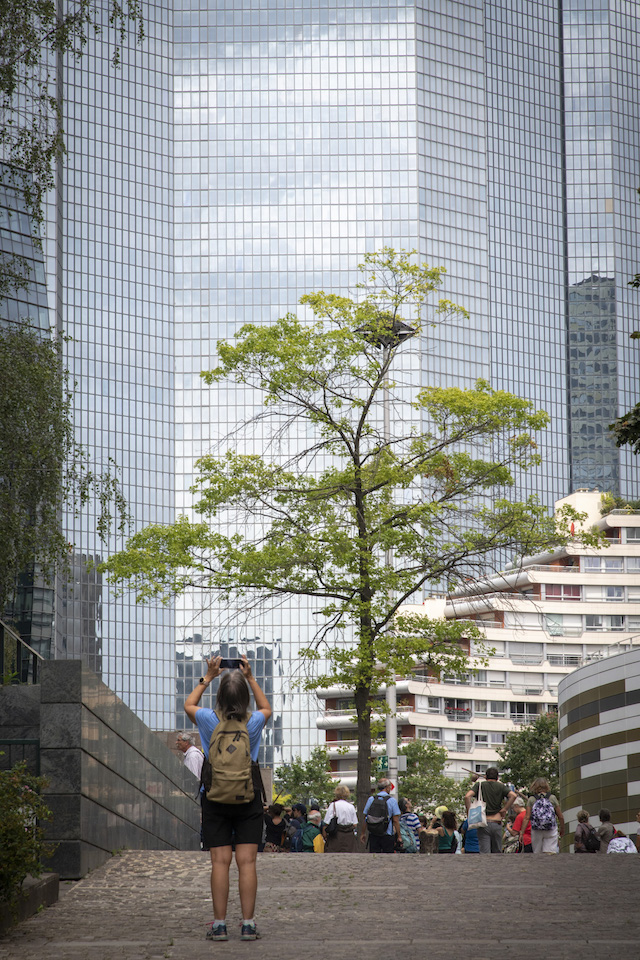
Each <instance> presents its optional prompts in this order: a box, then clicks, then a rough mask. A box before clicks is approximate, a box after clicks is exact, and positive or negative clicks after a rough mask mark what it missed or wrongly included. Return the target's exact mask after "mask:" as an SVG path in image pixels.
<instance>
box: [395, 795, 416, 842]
mask: <svg viewBox="0 0 640 960" xmlns="http://www.w3.org/2000/svg"><path fill="white" fill-rule="evenodd" d="M398 806H399V807H400V833H401V834H402V852H403V853H417V852H418V850H419V849H420V820H419V819H418V816H417V814H415V813H414V812H413V804H412V803H411V800H409V798H408V797H402V799H401V800H398Z"/></svg>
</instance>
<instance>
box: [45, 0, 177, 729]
mask: <svg viewBox="0 0 640 960" xmlns="http://www.w3.org/2000/svg"><path fill="white" fill-rule="evenodd" d="M106 9H107V8H106V7H105V8H104V17H105V23H104V24H103V32H102V33H101V34H100V35H98V36H97V37H93V36H91V37H90V40H89V42H88V43H87V46H86V48H85V50H84V53H83V56H82V58H81V59H80V60H77V61H76V60H74V59H73V58H72V57H69V58H66V60H65V67H64V71H63V74H62V77H61V80H62V88H63V90H64V129H65V137H66V146H67V156H66V157H65V158H64V160H63V162H62V163H61V164H60V165H59V168H58V171H57V179H56V189H55V191H53V192H52V195H51V197H50V198H49V203H48V205H47V210H46V215H47V216H46V221H47V222H46V238H45V254H46V265H47V285H48V293H49V302H50V306H51V311H52V315H53V316H54V317H55V325H56V326H57V328H58V329H59V330H62V331H63V332H64V333H65V334H66V335H67V336H69V337H70V338H71V339H70V341H69V342H68V343H67V345H66V363H67V366H68V368H69V371H70V378H71V381H72V382H73V381H75V383H76V387H75V398H74V421H75V426H76V431H77V437H78V440H79V442H80V443H81V444H82V445H83V447H84V449H85V451H86V453H87V455H88V458H89V462H90V464H91V466H92V468H93V469H94V470H96V471H97V472H100V471H102V470H105V469H108V468H109V466H110V460H111V459H112V460H113V461H115V463H116V464H117V465H118V467H119V468H120V471H121V482H122V489H123V492H124V494H125V496H126V499H127V502H128V507H129V511H130V513H131V516H132V521H133V527H134V529H140V528H141V527H142V526H144V525H145V524H149V523H153V522H160V523H169V522H171V520H172V519H173V517H174V480H173V477H174V473H173V471H174V461H173V435H174V394H173V364H174V350H175V342H174V337H173V246H172V244H173V191H172V173H173V124H172V112H171V110H172V100H173V90H172V84H173V77H172V58H171V50H172V36H171V26H172V8H171V5H170V4H169V3H168V2H165V0H159V2H153V3H150V4H147V5H145V12H144V16H145V32H146V39H145V41H144V42H143V43H142V44H141V45H140V46H138V45H136V42H135V37H132V36H130V37H129V38H128V39H127V41H126V43H125V45H124V48H123V51H122V58H121V65H120V67H118V68H115V67H114V66H113V64H112V62H111V58H112V55H113V42H114V34H113V32H112V31H111V29H110V28H109V26H108V24H107V23H106V17H107V12H106ZM97 515H98V507H97V504H95V503H89V504H88V505H87V507H86V509H84V510H82V511H81V513H80V515H79V516H75V515H73V514H71V513H69V515H67V516H66V517H65V518H64V522H65V526H66V529H67V531H68V535H69V540H70V542H72V543H73V544H74V552H73V554H72V556H71V568H72V577H71V580H70V582H65V583H60V584H59V588H58V591H57V596H56V651H55V655H56V656H58V657H82V658H83V659H85V660H86V662H87V663H88V665H89V666H90V667H92V668H93V669H94V670H96V671H97V672H98V674H99V675H100V676H101V677H102V679H103V680H104V682H105V683H107V684H108V685H109V686H110V687H111V688H112V689H113V690H114V691H115V692H116V693H117V694H118V695H119V696H120V697H122V698H123V699H124V701H125V702H126V703H127V704H128V705H129V706H130V707H131V708H132V709H133V710H135V711H136V713H137V714H138V715H139V716H140V717H141V718H142V719H143V720H144V721H145V722H146V723H147V724H148V725H149V726H150V727H152V728H154V729H170V728H171V726H172V724H173V716H174V709H173V708H174V696H175V677H174V674H175V634H174V625H175V624H174V617H173V612H172V611H171V610H170V609H164V608H162V607H144V606H136V604H135V601H134V597H133V595H131V594H125V595H124V596H122V597H120V598H115V597H114V596H113V595H112V593H111V591H110V590H109V589H108V588H107V587H105V585H104V584H103V583H102V582H101V578H100V576H99V575H97V573H96V570H95V565H96V564H97V563H99V562H100V560H101V559H104V558H105V557H106V556H107V555H109V554H110V553H112V552H113V551H115V550H116V549H117V547H118V546H119V545H121V544H122V540H121V539H119V538H117V537H116V536H115V535H114V536H112V538H111V539H110V541H109V543H108V544H107V545H106V546H105V545H104V544H103V543H102V542H101V541H100V539H99V538H98V535H97V533H96V519H97Z"/></svg>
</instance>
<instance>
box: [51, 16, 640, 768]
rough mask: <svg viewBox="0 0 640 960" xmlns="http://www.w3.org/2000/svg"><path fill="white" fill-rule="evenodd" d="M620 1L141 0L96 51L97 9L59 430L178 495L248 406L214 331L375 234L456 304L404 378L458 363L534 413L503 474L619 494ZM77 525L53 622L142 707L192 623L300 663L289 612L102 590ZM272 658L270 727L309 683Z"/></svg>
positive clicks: (632, 242) (630, 109)
mask: <svg viewBox="0 0 640 960" xmlns="http://www.w3.org/2000/svg"><path fill="white" fill-rule="evenodd" d="M639 17H640V15H639V14H638V11H637V7H636V5H635V4H634V3H632V2H630V0H563V3H562V4H558V3H557V2H556V0H553V2H551V0H539V2H537V3H535V4H534V3H523V2H521V0H500V2H498V0H447V2H444V0H386V2H382V0H175V2H171V0H159V2H154V0H151V2H149V3H147V4H145V18H146V32H147V39H146V40H145V41H144V43H143V44H142V45H141V46H140V47H136V45H135V43H134V42H130V43H128V44H127V46H126V49H125V50H124V51H123V57H122V67H121V68H120V70H119V71H114V70H113V68H112V66H111V65H110V53H111V50H110V48H109V41H108V37H109V34H108V31H106V32H105V33H104V34H103V35H102V36H101V37H98V38H97V39H95V40H92V41H91V43H90V44H89V45H88V47H87V50H86V53H85V55H84V57H83V59H82V60H81V61H79V62H78V63H71V62H70V63H68V64H67V67H66V70H65V75H64V87H65V91H66V98H67V104H66V107H65V111H66V130H67V146H68V150H69V154H68V157H67V159H66V161H65V164H64V165H63V166H62V167H61V171H60V176H59V180H58V187H57V191H56V193H55V195H54V196H53V197H52V198H51V204H50V207H49V216H48V233H47V238H46V246H45V249H46V253H47V264H48V270H47V280H48V286H49V297H50V303H51V306H52V309H53V310H54V311H55V314H56V316H57V318H58V322H59V325H60V326H64V327H65V329H66V330H67V332H68V333H70V334H71V335H72V336H73V338H74V339H73V341H72V343H71V344H70V345H69V351H68V353H69V363H70V365H71V369H72V373H73V375H74V377H75V378H76V380H77V382H78V388H77V411H76V420H77V423H78V430H79V435H80V438H81V439H82V440H83V442H84V443H85V445H86V446H87V449H88V452H89V453H91V455H92V456H93V457H94V459H95V460H96V461H98V462H99V463H101V464H106V462H107V457H108V456H113V457H114V459H115V460H116V461H117V462H118V463H119V464H120V465H121V467H122V469H123V479H124V487H125V492H126V494H127V497H128V499H129V503H130V505H131V510H132V513H133V518H134V526H135V528H136V529H139V528H140V527H141V526H142V525H143V524H145V523H148V522H150V521H153V520H159V521H161V522H165V521H170V520H171V519H172V518H173V516H174V515H175V513H176V512H184V511H188V510H189V509H190V506H191V503H192V498H191V494H190V493H189V487H190V485H191V483H192V480H193V476H194V460H195V459H196V458H197V456H199V455H200V454H201V453H203V452H205V451H209V450H210V449H211V448H212V447H214V446H215V445H216V444H218V443H219V442H220V441H221V440H222V438H223V437H224V436H225V435H226V434H227V433H228V432H229V430H231V429H232V428H233V427H234V426H235V425H236V424H239V423H241V422H243V421H245V420H247V419H248V418H249V417H250V416H251V414H252V413H253V411H254V409H255V407H254V403H255V400H254V398H251V397H248V396H247V395H246V394H244V393H243V392H242V391H241V390H239V389H235V388H234V389H229V388H224V389H223V388H216V389H210V388H207V387H204V386H203V384H202V381H201V380H200V379H199V376H198V375H199V372H200V371H201V370H202V369H206V368H209V367H211V366H213V364H214V363H215V359H216V341H217V340H219V339H224V338H228V337H232V336H233V335H234V333H235V332H236V331H237V330H238V328H239V327H240V325H241V324H242V323H244V322H247V321H253V322H259V323H268V322H270V321H272V320H274V319H275V318H276V317H278V316H281V315H283V314H284V313H285V312H286V311H288V310H292V309H296V304H297V301H298V298H299V297H300V295H301V294H303V293H306V292H308V291H310V290H318V289H324V290H325V291H332V292H338V293H345V292H349V291H352V290H353V286H354V283H355V281H356V279H357V271H356V266H357V264H358V262H360V261H361V260H362V257H363V255H364V254H365V253H366V252H367V251H371V250H375V249H378V248H380V247H382V246H385V245H386V246H392V247H396V248H416V249H417V251H418V253H419V256H420V257H421V258H422V259H424V260H427V261H429V262H430V263H432V264H443V265H445V266H446V268H447V271H448V273H447V276H446V282H445V285H444V287H443V293H444V294H445V295H446V296H448V297H450V298H451V299H452V300H454V301H456V302H458V303H462V304H464V305H465V306H466V307H467V308H468V309H469V310H470V312H471V316H470V319H469V321H468V322H466V323H464V324H461V323H456V324H452V325H444V326H442V327H440V328H438V329H437V330H435V331H432V330H431V329H429V330H428V331H427V334H426V335H425V336H424V337H423V338H422V339H420V340H419V339H418V338H414V339H413V340H411V341H410V342H409V343H408V344H407V345H406V346H405V347H404V348H403V358H404V359H403V364H404V370H403V374H404V379H405V381H406V382H408V383H410V384H412V385H415V386H418V385H419V384H421V383H439V384H443V385H449V384H461V385H465V386H469V385H471V384H472V383H474V382H475V380H476V379H477V377H485V378H487V379H489V380H490V381H491V382H492V384H493V385H494V386H496V387H500V388H504V389H508V390H512V391H514V392H516V393H518V394H521V395H524V396H527V397H529V398H531V399H532V400H533V401H534V403H535V404H536V406H538V407H542V408H544V409H546V410H547V411H548V413H549V414H550V417H551V423H550V426H549V429H548V430H547V431H546V432H545V435H544V436H543V437H542V438H541V442H540V452H541V454H542V456H543V464H542V465H541V466H540V468H538V469H537V470H535V471H532V472H531V473H530V474H528V475H527V476H525V477H520V478H518V482H519V490H518V493H519V494H523V493H525V494H526V493H529V492H535V493H538V494H539V496H540V498H541V499H542V500H543V502H545V503H546V504H548V506H549V507H550V508H551V507H552V505H553V502H554V501H555V500H556V499H558V498H560V497H562V496H565V495H566V494H567V493H569V492H570V491H571V490H573V489H576V488H578V487H585V486H586V487H593V486H596V485H599V486H603V487H605V486H606V487H611V489H612V490H614V491H616V492H620V493H621V494H622V495H624V496H627V497H630V496H636V497H637V496H639V495H640V489H639V484H638V476H637V461H635V460H634V459H633V457H631V456H630V455H629V454H628V453H627V452H625V451H622V452H620V451H617V450H616V449H615V447H614V446H613V442H612V440H611V439H610V437H609V435H608V433H607V424H608V423H609V422H611V421H612V420H613V419H614V417H615V416H616V415H617V414H618V413H620V412H622V411H624V410H626V409H629V408H630V406H631V405H632V404H633V403H634V402H635V400H636V399H637V380H638V377H637V371H638V354H637V349H638V348H637V345H636V344H635V342H634V341H629V339H628V334H629V333H630V332H631V331H632V330H634V329H638V328H640V318H639V316H638V312H639V310H638V293H637V292H636V291H633V290H631V289H629V288H628V287H627V280H628V279H629V278H630V277H631V276H632V275H633V274H634V273H635V272H637V270H638V269H639V264H640V251H639V250H638V244H637V239H636V238H637V237H638V236H639V235H640V222H639V214H640V206H638V204H637V201H636V198H635V188H636V187H637V186H638V185H639V184H640V177H639V171H638V169H637V157H638V156H639V155H640V132H639V129H638V127H639V123H638V119H637V115H636V106H637V101H638V96H637V93H638V86H639V84H638V70H639V67H638V63H637V56H636V52H637V49H638V34H639ZM174 442H175V463H174V461H173V459H172V456H173V453H174V446H173V444H174ZM261 442H262V438H261V436H260V434H259V432H258V431H257V430H256V431H255V432H254V433H253V434H252V436H251V438H250V439H249V440H247V439H246V438H245V440H244V443H245V444H246V446H245V448H244V449H246V448H252V447H253V446H255V449H260V446H261ZM174 467H175V471H174ZM634 468H635V471H634ZM94 526H95V512H93V513H92V512H87V513H86V514H85V515H83V516H82V517H81V518H80V519H79V520H77V521H75V520H73V521H70V533H72V534H73V536H74V542H75V543H76V545H77V550H78V557H77V558H76V559H77V560H78V563H77V570H78V577H77V579H78V581H79V582H78V583H77V584H75V585H72V588H73V590H74V593H73V597H72V598H70V596H69V594H68V595H67V597H66V598H65V597H64V596H62V592H61V593H60V596H59V603H58V614H59V617H58V622H59V624H60V629H59V636H58V650H59V653H60V654H64V653H66V655H78V654H80V653H81V652H82V647H83V640H82V638H83V636H85V637H87V636H90V637H91V638H92V639H91V644H89V645H88V646H87V649H88V648H89V647H91V649H93V650H94V651H95V655H94V657H95V660H94V662H95V664H96V665H97V664H98V654H99V657H100V668H101V671H102V675H103V677H104V679H105V680H106V682H107V683H109V684H110V685H111V686H112V687H113V688H114V689H115V690H116V692H117V693H119V694H120V695H121V696H123V697H124V699H125V701H126V702H127V703H128V704H130V705H131V706H132V708H133V709H134V710H136V711H137V712H138V713H140V715H141V716H142V717H143V719H145V720H146V721H147V722H149V723H150V724H151V725H152V726H155V727H163V726H165V725H169V726H170V725H172V724H173V722H174V711H175V707H176V705H177V707H178V709H179V708H180V703H181V698H180V696H178V695H177V693H176V682H177V678H176V676H175V664H176V659H175V656H176V644H184V643H185V642H187V641H188V638H190V637H193V636H195V634H199V635H200V636H201V637H202V638H203V640H202V643H203V650H204V651H205V652H208V651H209V650H212V649H214V650H215V649H217V648H219V647H220V645H221V644H222V643H224V642H228V641H229V639H230V638H232V637H233V638H238V637H241V636H246V637H255V636H260V638H261V640H262V643H263V644H266V645H271V646H272V647H273V649H275V645H276V644H281V647H280V649H281V651H282V657H281V660H282V662H281V664H280V666H282V669H283V675H284V676H285V677H288V676H289V675H290V674H291V672H295V671H296V670H298V669H299V667H298V664H297V656H296V653H297V650H298V647H299V645H300V644H301V643H304V642H306V640H308V638H309V636H310V634H311V632H312V629H313V627H312V623H313V617H312V615H311V614H312V611H311V610H309V609H307V608H306V607H304V606H299V605H292V606H289V607H284V608H279V609H276V610H272V611H265V612H264V613H262V614H260V615H259V616H255V617H254V616H252V615H251V614H250V613H247V612H246V611H243V610H242V609H241V608H237V609H236V608H234V609H229V608H225V609H224V610H221V609H219V608H217V607H216V606H215V605H214V606H212V605H211V604H210V601H209V600H208V598H200V597H195V596H194V597H187V598H184V599H183V600H181V601H180V602H179V603H178V604H177V605H176V609H175V611H174V612H172V611H170V610H163V609H157V608H154V607H144V608H140V607H136V606H135V605H134V603H133V600H132V598H131V597H130V596H129V595H126V596H125V597H123V598H121V599H119V600H114V599H113V598H112V597H111V595H110V594H109V591H108V590H106V589H105V587H104V585H100V584H99V583H97V582H90V580H89V579H87V578H88V577H89V576H90V574H86V575H85V573H84V570H85V566H84V565H83V559H82V558H83V557H96V556H97V557H101V556H104V555H105V553H106V552H107V551H106V550H105V549H103V548H102V546H101V545H100V543H99V542H98V541H97V540H96V538H95V535H94V532H93V531H94ZM114 546H116V543H115V542H114V543H112V544H110V545H109V549H113V548H114ZM83 590H84V591H85V592H86V595H87V602H85V600H84V593H83ZM100 591H101V593H100ZM78 598H79V599H78ZM65 602H66V603H67V606H66V607H65V606H64V603H65ZM70 604H71V605H70ZM74 604H75V605H74ZM89 659H90V662H91V658H89ZM275 677H276V674H275V673H274V697H275V698H276V700H277V703H276V712H281V713H282V717H283V720H282V724H283V727H282V735H283V740H284V743H285V744H286V747H285V748H284V749H285V751H289V752H293V753H297V752H300V751H301V750H305V749H306V748H307V747H308V746H310V745H311V744H313V743H314V742H315V740H316V736H317V735H316V732H315V731H313V732H311V728H312V726H313V724H312V714H314V713H315V711H314V710H313V707H312V704H310V703H308V702H307V701H305V700H304V698H303V697H302V696H301V695H299V694H297V693H294V694H290V690H289V689H287V690H286V691H285V690H284V688H283V689H282V690H280V689H279V688H278V682H277V681H276V679H275ZM287 683H288V681H287ZM285 693H286V695H287V696H289V695H292V696H293V697H294V698H297V699H294V700H293V701H286V702H285V700H284V696H285ZM278 698H280V699H279V700H278ZM275 752H276V762H277V753H278V748H276V751H275Z"/></svg>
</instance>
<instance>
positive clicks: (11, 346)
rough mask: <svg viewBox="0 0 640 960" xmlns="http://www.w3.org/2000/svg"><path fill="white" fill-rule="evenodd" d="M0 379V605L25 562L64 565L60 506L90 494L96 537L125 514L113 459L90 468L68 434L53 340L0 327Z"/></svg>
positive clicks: (47, 572)
mask: <svg viewBox="0 0 640 960" xmlns="http://www.w3.org/2000/svg"><path fill="white" fill-rule="evenodd" d="M0 383H1V384H2V390H0V543H1V544H2V551H1V553H0V610H2V609H3V608H4V606H5V605H6V603H7V602H8V601H9V600H10V598H11V596H12V595H13V592H14V589H15V585H16V579H17V577H18V575H19V574H20V573H21V572H22V571H23V570H25V569H26V568H27V567H29V566H30V565H31V564H38V565H39V567H40V568H41V570H42V572H43V573H44V576H45V578H46V579H50V578H51V575H52V573H53V571H54V569H55V568H56V567H57V566H58V567H59V568H60V569H61V572H62V571H63V570H64V569H66V565H67V564H68V558H69V551H70V549H71V545H70V544H69V542H68V541H67V540H66V539H65V537H64V534H63V532H62V527H61V522H60V521H61V514H62V510H63V509H64V508H65V507H66V508H70V509H76V508H79V507H80V506H81V505H82V504H84V503H86V502H87V500H88V498H89V496H90V495H91V494H92V493H93V494H94V495H95V496H96V497H97V499H98V501H99V504H100V515H99V518H98V524H97V526H98V532H99V534H100V536H101V537H102V539H103V540H105V539H106V536H107V533H108V531H109V529H110V526H111V523H112V519H113V517H114V516H117V517H118V518H119V529H120V532H122V533H124V532H125V530H126V524H127V520H128V517H127V507H126V503H125V501H124V497H123V495H122V492H121V490H120V487H119V484H118V479H117V474H116V471H115V469H114V466H113V464H111V465H110V467H109V468H107V469H106V470H105V471H103V472H101V473H96V472H94V471H93V470H92V469H91V467H90V465H89V463H88V460H87V457H86V455H85V453H84V451H83V450H82V448H81V447H79V446H78V444H77V443H76V441H75V437H74V429H73V421H72V417H71V399H72V395H71V392H70V390H69V388H68V383H67V375H66V373H65V371H64V368H63V365H62V357H61V344H60V342H59V341H53V340H50V339H48V338H42V337H41V335H39V334H38V333H37V332H36V331H34V330H32V329H30V328H29V327H27V326H17V325H14V324H10V325H8V326H7V327H5V328H0Z"/></svg>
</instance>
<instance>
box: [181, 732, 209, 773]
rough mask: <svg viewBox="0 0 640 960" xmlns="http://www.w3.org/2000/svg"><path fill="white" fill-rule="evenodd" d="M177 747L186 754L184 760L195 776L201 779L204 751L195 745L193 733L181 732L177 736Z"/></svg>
mask: <svg viewBox="0 0 640 960" xmlns="http://www.w3.org/2000/svg"><path fill="white" fill-rule="evenodd" d="M176 747H177V748H178V750H180V751H181V752H182V753H183V754H184V757H183V758H182V762H183V763H184V765H185V767H186V768H187V770H191V773H192V774H193V775H194V777H197V778H198V780H199V779H200V774H201V773H202V764H203V763H204V753H203V752H202V750H198V748H197V747H196V746H195V744H194V742H193V737H192V736H191V734H190V733H179V734H178V735H177V737H176Z"/></svg>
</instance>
